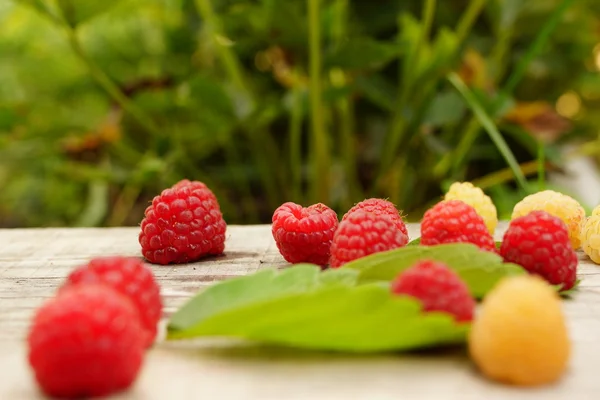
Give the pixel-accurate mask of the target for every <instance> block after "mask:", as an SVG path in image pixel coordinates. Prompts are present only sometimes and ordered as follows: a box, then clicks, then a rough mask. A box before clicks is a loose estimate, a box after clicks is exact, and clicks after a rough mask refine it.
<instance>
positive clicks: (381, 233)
mask: <svg viewBox="0 0 600 400" xmlns="http://www.w3.org/2000/svg"><path fill="white" fill-rule="evenodd" d="M407 243H408V236H407V235H405V234H404V232H402V231H401V230H400V229H398V225H397V224H396V221H394V220H393V219H392V218H390V217H388V216H387V215H383V214H379V215H378V214H375V213H370V212H366V211H361V210H358V211H355V212H353V213H352V214H350V215H348V217H346V220H344V221H342V222H340V226H339V227H338V229H337V231H336V232H335V235H334V236H333V241H332V242H331V256H330V258H329V266H330V267H332V268H338V267H340V266H342V265H344V264H345V263H347V262H350V261H353V260H356V259H358V258H361V257H364V256H368V255H369V254H373V253H378V252H382V251H387V250H391V249H395V248H398V247H403V246H406V244H407Z"/></svg>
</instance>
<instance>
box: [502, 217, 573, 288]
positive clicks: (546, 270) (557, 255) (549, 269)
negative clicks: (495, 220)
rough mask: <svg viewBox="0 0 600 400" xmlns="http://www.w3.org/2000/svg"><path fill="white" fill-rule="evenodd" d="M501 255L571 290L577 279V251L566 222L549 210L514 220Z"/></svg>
mask: <svg viewBox="0 0 600 400" xmlns="http://www.w3.org/2000/svg"><path fill="white" fill-rule="evenodd" d="M500 255H501V256H502V257H503V258H504V260H505V261H506V262H512V263H515V264H519V265H521V266H522V267H523V268H525V269H526V270H527V271H529V272H530V273H532V274H536V275H540V276H541V277H543V278H545V279H546V280H547V281H548V282H549V283H551V284H554V285H559V284H561V285H562V290H569V289H571V288H572V287H573V286H574V285H575V281H576V280H577V265H578V260H577V254H576V253H575V251H574V250H573V247H572V246H571V242H570V240H569V231H568V229H567V226H566V225H565V223H564V222H563V221H562V220H561V219H560V218H558V217H555V216H554V215H551V214H549V213H547V212H546V211H541V210H538V211H532V212H530V213H529V214H526V215H524V216H522V217H518V218H515V219H513V220H512V221H511V222H510V224H509V226H508V229H507V230H506V232H505V234H504V238H503V240H502V246H501V247H500Z"/></svg>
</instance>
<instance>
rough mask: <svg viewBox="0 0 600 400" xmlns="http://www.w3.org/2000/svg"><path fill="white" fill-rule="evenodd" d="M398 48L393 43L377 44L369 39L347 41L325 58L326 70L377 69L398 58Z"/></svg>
mask: <svg viewBox="0 0 600 400" xmlns="http://www.w3.org/2000/svg"><path fill="white" fill-rule="evenodd" d="M399 53H400V51H399V48H398V46H396V44H394V43H384V42H378V41H375V40H373V39H370V38H356V39H352V40H347V41H345V42H344V43H342V44H341V45H340V46H339V47H338V48H336V49H335V50H334V51H333V52H331V53H330V54H329V55H328V56H326V57H325V60H324V65H325V66H326V67H328V68H331V67H340V68H345V69H367V68H378V67H381V66H382V65H384V64H387V63H388V62H390V61H392V60H393V59H394V58H395V57H397V56H399Z"/></svg>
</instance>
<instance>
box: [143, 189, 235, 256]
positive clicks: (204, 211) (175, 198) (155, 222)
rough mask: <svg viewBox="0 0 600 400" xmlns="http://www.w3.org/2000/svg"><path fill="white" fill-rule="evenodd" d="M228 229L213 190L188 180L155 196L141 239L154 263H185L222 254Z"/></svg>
mask: <svg viewBox="0 0 600 400" xmlns="http://www.w3.org/2000/svg"><path fill="white" fill-rule="evenodd" d="M226 229H227V224H226V223H225V220H223V215H222V214H221V210H220V208H219V203H218V202H217V199H216V197H215V195H214V194H213V192H212V191H211V190H210V189H209V188H208V187H206V185H205V184H203V183H201V182H190V181H187V180H184V181H181V182H179V183H177V184H175V185H174V186H173V187H171V188H169V189H165V190H163V191H162V193H161V194H160V195H158V196H156V197H154V199H153V200H152V205H151V206H149V207H148V208H147V209H146V212H145V218H144V219H143V220H142V223H141V232H140V235H139V242H140V245H141V246H142V254H143V255H144V257H145V258H146V259H147V260H148V261H150V262H151V263H154V264H163V265H166V264H182V263H188V262H194V261H198V260H199V259H201V258H203V257H205V256H209V255H219V254H222V253H223V251H224V249H225V231H226Z"/></svg>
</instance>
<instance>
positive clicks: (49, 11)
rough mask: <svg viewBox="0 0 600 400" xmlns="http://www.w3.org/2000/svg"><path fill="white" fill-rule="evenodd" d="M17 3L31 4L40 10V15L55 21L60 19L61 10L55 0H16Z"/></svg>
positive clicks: (30, 5)
mask: <svg viewBox="0 0 600 400" xmlns="http://www.w3.org/2000/svg"><path fill="white" fill-rule="evenodd" d="M15 1H16V2H17V3H20V4H23V5H26V6H29V7H31V8H33V9H34V10H36V11H38V12H39V13H40V15H43V16H44V17H46V18H50V19H51V20H53V21H54V22H58V21H60V19H61V18H60V10H59V9H58V8H57V7H56V3H55V2H54V1H51V0H50V1H49V0H15Z"/></svg>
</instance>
